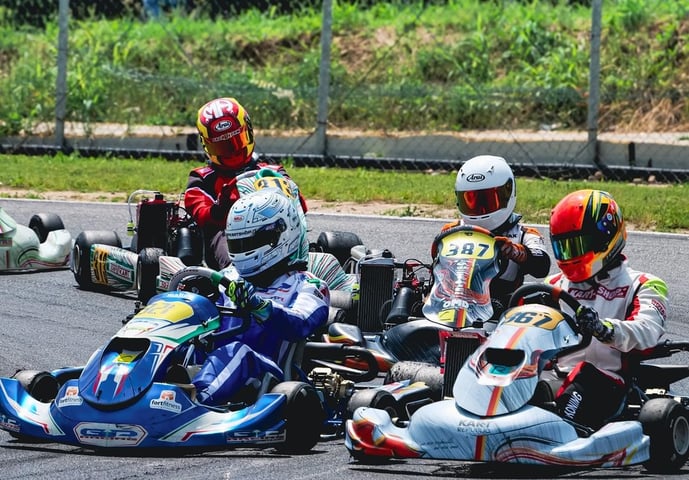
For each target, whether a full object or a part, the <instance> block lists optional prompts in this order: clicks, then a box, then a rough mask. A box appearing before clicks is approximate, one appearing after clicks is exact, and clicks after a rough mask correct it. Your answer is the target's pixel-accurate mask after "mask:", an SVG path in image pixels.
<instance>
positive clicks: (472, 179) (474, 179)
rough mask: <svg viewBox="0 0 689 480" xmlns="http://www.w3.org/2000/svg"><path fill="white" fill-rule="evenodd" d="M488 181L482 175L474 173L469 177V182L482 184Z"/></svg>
mask: <svg viewBox="0 0 689 480" xmlns="http://www.w3.org/2000/svg"><path fill="white" fill-rule="evenodd" d="M485 179H486V176H485V175H484V174H482V173H472V174H470V175H467V182H482V181H484V180H485Z"/></svg>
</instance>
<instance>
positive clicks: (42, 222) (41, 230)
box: [29, 213, 65, 243]
mask: <svg viewBox="0 0 689 480" xmlns="http://www.w3.org/2000/svg"><path fill="white" fill-rule="evenodd" d="M29 228H30V229H31V230H33V231H34V233H35V234H36V236H37V237H38V242H39V243H43V242H45V240H46V238H48V234H49V233H50V232H52V231H55V230H63V229H64V228H65V225H64V224H63V223H62V219H61V218H60V217H59V216H58V215H56V214H54V213H37V214H35V215H34V216H32V217H31V220H29Z"/></svg>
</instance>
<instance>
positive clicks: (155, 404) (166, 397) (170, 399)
mask: <svg viewBox="0 0 689 480" xmlns="http://www.w3.org/2000/svg"><path fill="white" fill-rule="evenodd" d="M149 406H150V407H151V408H155V409H157V410H165V411H168V412H172V413H180V412H181V411H182V404H181V403H178V402H177V401H175V392H174V390H163V391H162V392H160V397H158V398H154V399H152V400H151V403H150V404H149Z"/></svg>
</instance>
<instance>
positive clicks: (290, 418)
mask: <svg viewBox="0 0 689 480" xmlns="http://www.w3.org/2000/svg"><path fill="white" fill-rule="evenodd" d="M271 393H282V394H284V395H285V397H287V402H286V404H285V419H286V420H287V439H286V440H285V443H283V444H282V445H280V446H278V447H277V450H278V451H280V452H284V453H290V454H300V453H307V452H309V451H310V450H311V449H312V448H313V447H314V445H316V443H318V440H319V439H320V435H321V430H322V429H323V422H324V420H325V412H324V410H323V405H322V404H321V400H320V397H319V396H318V392H316V389H314V388H313V387H312V386H311V385H309V384H308V383H304V382H293V381H290V382H282V383H279V384H277V385H276V386H275V387H273V389H272V390H271Z"/></svg>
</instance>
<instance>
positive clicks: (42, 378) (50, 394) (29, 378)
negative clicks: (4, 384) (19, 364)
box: [12, 370, 60, 403]
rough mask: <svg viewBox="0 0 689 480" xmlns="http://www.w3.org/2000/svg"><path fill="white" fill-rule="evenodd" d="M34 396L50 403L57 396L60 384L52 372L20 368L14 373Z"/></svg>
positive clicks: (13, 376)
mask: <svg viewBox="0 0 689 480" xmlns="http://www.w3.org/2000/svg"><path fill="white" fill-rule="evenodd" d="M12 378H14V379H15V380H17V381H18V382H19V384H20V385H21V386H22V387H24V390H26V391H27V392H28V394H29V395H31V396H32V397H33V398H35V399H36V400H38V401H39V402H43V403H49V402H51V401H52V400H54V399H55V397H57V392H58V390H59V388H60V384H59V382H58V381H57V379H56V378H55V377H54V376H53V375H52V374H51V373H50V372H43V371H40V370H19V371H18V372H17V373H15V374H14V375H12Z"/></svg>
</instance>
